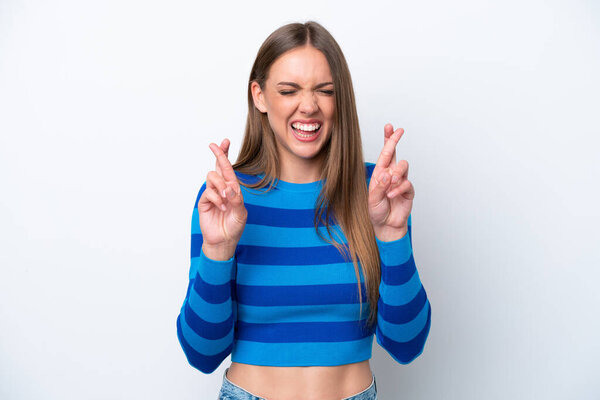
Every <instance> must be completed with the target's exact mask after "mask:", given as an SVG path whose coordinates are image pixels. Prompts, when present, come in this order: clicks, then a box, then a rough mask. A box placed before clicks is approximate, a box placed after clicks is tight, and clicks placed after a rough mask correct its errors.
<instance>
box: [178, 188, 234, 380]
mask: <svg viewBox="0 0 600 400" xmlns="http://www.w3.org/2000/svg"><path fill="white" fill-rule="evenodd" d="M205 189H206V182H204V184H203V185H202V187H201V188H200V191H199V192H198V196H197V197H196V203H195V204H194V208H193V212H192V227H191V228H192V229H191V235H192V236H191V253H190V271H189V283H188V288H187V293H186V295H185V300H184V301H183V306H182V307H181V310H180V312H179V316H178V317H177V337H178V339H179V343H180V344H181V348H182V349H183V352H184V353H185V355H186V357H187V360H188V362H189V363H190V364H191V365H192V366H193V367H194V368H196V369H199V370H200V371H201V372H203V373H205V374H210V373H212V372H213V371H215V370H216V369H217V367H218V366H219V365H220V364H221V362H223V360H224V359H225V358H226V357H227V356H228V355H229V354H231V350H232V348H233V338H234V321H235V318H236V315H235V308H234V307H233V301H234V300H233V299H232V285H233V282H232V278H233V277H234V273H235V255H234V256H233V257H231V258H230V259H229V260H224V261H220V260H219V261H217V260H212V259H210V258H208V257H207V256H206V255H205V254H204V252H203V251H202V232H201V231H200V222H199V219H198V200H200V196H202V193H203V192H204V190H205Z"/></svg>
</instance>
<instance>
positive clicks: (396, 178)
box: [392, 175, 400, 183]
mask: <svg viewBox="0 0 600 400" xmlns="http://www.w3.org/2000/svg"><path fill="white" fill-rule="evenodd" d="M399 180H400V178H398V175H394V176H392V183H396V182H398V181H399Z"/></svg>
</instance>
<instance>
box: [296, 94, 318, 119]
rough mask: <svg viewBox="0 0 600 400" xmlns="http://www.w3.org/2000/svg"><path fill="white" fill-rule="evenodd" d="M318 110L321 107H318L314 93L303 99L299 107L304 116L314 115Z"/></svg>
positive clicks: (304, 96)
mask: <svg viewBox="0 0 600 400" xmlns="http://www.w3.org/2000/svg"><path fill="white" fill-rule="evenodd" d="M318 108H319V106H318V105H317V101H316V97H315V94H314V93H310V92H309V93H307V94H305V95H303V96H302V97H301V99H300V106H299V109H300V112H302V113H304V114H313V113H315V112H316V111H317V110H318Z"/></svg>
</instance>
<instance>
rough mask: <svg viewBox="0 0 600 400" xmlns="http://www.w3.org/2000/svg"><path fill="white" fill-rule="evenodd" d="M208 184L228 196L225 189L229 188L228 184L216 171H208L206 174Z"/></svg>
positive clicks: (222, 195) (220, 193) (221, 194)
mask: <svg viewBox="0 0 600 400" xmlns="http://www.w3.org/2000/svg"><path fill="white" fill-rule="evenodd" d="M206 186H207V187H210V188H213V189H215V190H216V192H217V193H219V195H220V196H221V197H223V198H225V197H226V193H225V189H227V184H226V183H225V179H223V177H222V176H221V175H219V173H217V172H216V171H209V172H208V174H207V175H206Z"/></svg>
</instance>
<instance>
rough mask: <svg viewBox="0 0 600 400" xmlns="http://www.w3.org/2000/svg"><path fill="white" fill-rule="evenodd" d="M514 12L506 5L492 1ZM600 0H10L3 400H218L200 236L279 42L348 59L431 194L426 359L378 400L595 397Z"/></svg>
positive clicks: (370, 136)
mask: <svg viewBox="0 0 600 400" xmlns="http://www.w3.org/2000/svg"><path fill="white" fill-rule="evenodd" d="M494 3H495V4H494ZM599 4H600V3H598V2H596V1H592V0H589V1H573V0H571V1H567V0H564V1H539V0H537V1H536V0H528V1H523V0H520V1H516V0H503V1H496V2H480V1H475V0H473V1H465V0H459V1H452V2H449V1H421V2H408V1H394V2H391V1H389V2H383V1H369V2H364V1H359V2H354V3H353V2H349V1H343V2H342V1H339V2H326V3H323V2H320V1H303V2H300V3H298V2H294V3H292V2H289V3H288V2H276V1H273V2H239V3H223V4H221V5H218V6H217V5H215V4H211V5H210V6H208V5H206V4H205V3H203V2H198V1H162V2H156V1H155V2H151V1H150V2H149V1H141V0H139V1H133V0H126V1H124V0H111V1H102V2H90V1H87V2H85V1H79V0H78V1H76V0H71V1H67V0H55V1H52V2H49V1H48V2H44V1H18V0H2V1H1V2H0V190H1V196H0V241H1V244H2V247H1V251H0V264H1V269H0V398H2V399H42V398H43V399H48V400H50V399H57V400H58V399H60V400H67V399H144V400H150V399H175V398H177V399H213V398H216V394H217V392H218V389H219V387H220V385H221V381H222V374H223V372H224V370H225V368H226V367H228V366H229V363H230V359H229V358H227V359H226V360H225V361H224V362H223V363H222V364H221V365H220V366H219V368H218V369H217V370H216V371H215V372H214V373H213V374H210V375H204V374H202V373H201V372H199V371H198V370H195V369H194V368H192V367H191V366H190V365H189V364H188V363H187V361H186V359H185V356H184V354H183V351H182V350H181V348H180V346H179V343H178V340H177V334H176V324H175V321H176V317H177V315H178V313H179V308H180V307H181V304H182V302H183V299H184V296H185V293H186V289H187V279H188V269H189V244H190V218H191V213H192V208H193V206H194V201H195V198H196V194H197V192H198V189H199V188H200V185H201V184H202V182H203V181H204V179H205V178H206V174H207V172H208V171H209V170H210V169H213V168H214V156H213V155H212V152H211V151H210V149H209V148H208V144H209V143H210V142H215V143H220V141H221V140H222V139H223V138H225V137H227V138H229V139H230V140H231V143H232V145H231V150H230V160H231V161H235V158H236V157H237V154H238V150H239V147H240V144H241V139H242V134H243V129H244V124H245V120H246V112H247V103H246V90H247V89H246V88H247V79H248V76H249V73H250V67H251V65H252V63H253V61H254V57H255V55H256V52H257V51H258V48H259V47H260V45H261V43H262V42H263V40H264V39H265V38H266V37H267V36H268V34H269V33H271V32H272V31H273V30H275V29H276V28H278V27H279V26H281V25H283V24H286V23H289V22H305V21H307V20H310V19H314V20H316V21H318V22H320V23H321V24H323V25H324V26H325V27H326V28H327V29H329V30H330V32H331V33H332V34H333V36H334V37H335V38H336V40H337V41H338V43H339V44H340V46H341V48H342V50H343V51H344V53H345V56H346V58H347V61H348V64H349V66H350V71H351V74H352V79H353V82H354V87H355V91H356V98H357V105H358V111H359V116H360V124H361V130H362V133H363V142H364V149H365V155H366V160H367V161H372V162H374V161H375V160H376V159H377V156H378V155H379V151H380V150H381V147H382V145H383V126H384V124H385V123H386V122H391V123H392V124H394V128H397V127H403V128H404V129H405V131H406V132H405V134H404V136H403V138H402V139H401V141H400V143H399V145H398V147H397V159H406V160H408V162H409V164H410V172H409V179H410V180H411V181H412V182H413V185H414V186H415V190H416V197H415V203H414V207H413V212H412V214H413V220H412V221H413V246H414V255H415V260H416V263H417V266H418V268H419V273H420V276H421V279H422V282H423V284H424V286H425V288H426V290H427V293H428V296H429V299H430V302H431V305H432V325H431V332H430V335H429V338H428V342H427V344H426V348H425V351H424V352H423V354H422V355H421V356H420V357H419V358H418V359H416V360H415V361H414V362H413V363H411V364H408V365H400V364H398V363H396V362H395V361H394V360H393V359H392V358H391V357H390V356H389V355H388V354H387V353H386V352H385V350H384V349H382V348H381V347H379V345H378V344H377V343H374V349H373V358H372V360H371V366H372V369H373V372H374V373H375V375H376V377H377V383H378V388H379V398H380V399H383V400H391V399H509V398H510V399H546V400H550V399H598V398H600V383H598V382H599V381H598V376H599V374H600V372H599V371H600V367H599V361H598V359H599V357H600V345H599V341H598V338H599V337H600V322H599V318H598V315H599V314H598V312H599V311H598V310H599V309H600V295H599V290H598V281H599V278H600V273H599V272H598V267H599V266H600V257H599V253H598V244H599V235H598V225H599V223H600V212H599V211H598V204H599V203H600V198H599V197H600V196H599V190H598V178H599V176H600V174H599V172H600V171H599V169H600V167H599V164H598V159H599V151H598V144H599V140H598V135H599V134H600V129H599V128H598V126H599V124H598V118H597V116H594V115H593V112H594V111H596V112H598V111H599V110H600V100H599V93H600V78H599V75H600V74H599V73H598V71H600V50H599V49H600V5H599Z"/></svg>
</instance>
